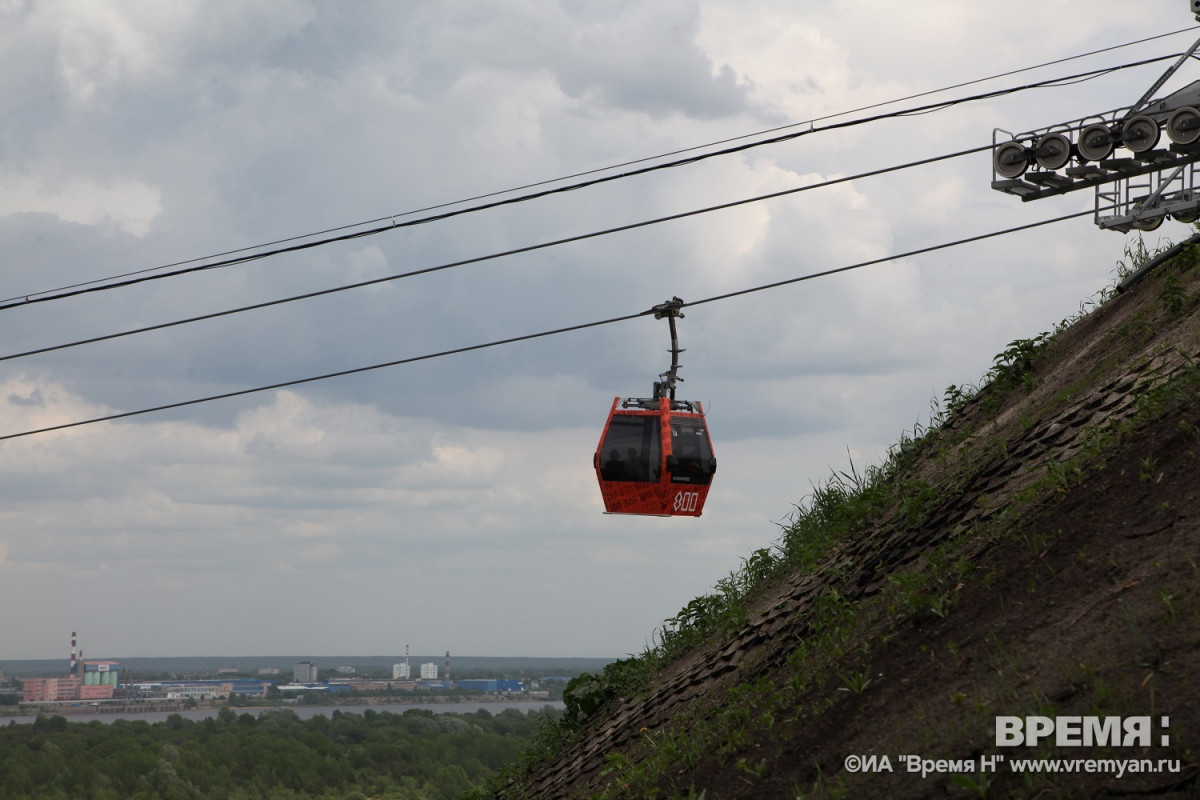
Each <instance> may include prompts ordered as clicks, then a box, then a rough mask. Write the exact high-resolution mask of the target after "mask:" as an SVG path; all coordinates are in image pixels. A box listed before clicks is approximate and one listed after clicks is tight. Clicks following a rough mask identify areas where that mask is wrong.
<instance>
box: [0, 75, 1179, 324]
mask: <svg viewBox="0 0 1200 800" xmlns="http://www.w3.org/2000/svg"><path fill="white" fill-rule="evenodd" d="M1176 57H1178V54H1174V55H1169V56H1157V57H1155V58H1150V59H1144V60H1141V61H1134V62H1130V63H1127V64H1121V65H1118V66H1115V67H1103V68H1099V69H1094V70H1089V71H1087V72H1081V73H1077V74H1075V75H1069V76H1066V77H1061V78H1050V79H1047V80H1044V81H1037V82H1034V83H1030V84H1025V85H1023V86H1015V87H1009V88H1006V89H996V90H993V91H990V92H983V93H980V94H976V95H971V96H969V97H963V98H956V99H952V100H944V101H942V102H938V103H929V104H926V105H922V106H916V107H913V108H908V109H902V110H899V111H890V112H888V113H886V114H875V115H873V116H869V117H861V118H858V119H853V120H847V121H845V122H835V123H832V124H830V125H825V126H823V127H820V128H816V127H810V128H809V129H808V130H803V131H795V132H792V133H787V134H783V135H781V136H775V137H772V138H769V139H762V140H758V141H755V142H749V143H745V144H740V145H736V146H733V147H728V148H724V149H721V150H715V151H713V152H710V153H704V154H701V155H696V156H691V157H689V158H684V159H679V160H676V161H669V162H666V163H663V164H655V165H653V166H649V167H640V168H638V169H634V170H629V171H627V172H620V173H616V174H614V175H606V176H604V177H601V178H593V179H591V180H587V181H582V182H580V183H573V184H568V185H566V186H559V187H555V188H553V189H545V190H542V191H539V192H533V193H530V194H523V195H519V196H517V197H512V198H507V199H504V200H496V201H493V202H489V203H483V204H481V205H476V206H470V207H468V208H463V209H457V210H454V211H446V212H443V213H441V214H435V215H432V216H427V217H419V218H417V219H412V220H406V221H404V222H397V221H396V218H395V217H390V218H381V219H388V220H390V224H386V225H380V226H377V227H374V228H369V229H367V230H363V231H355V232H353V233H346V234H342V235H339V236H333V237H327V238H324V239H318V240H316V241H312V242H304V243H302V244H293V245H288V246H285V247H279V248H276V249H274V250H268V251H265V252H260V253H254V254H251V255H246V256H240V257H237V258H231V259H226V260H224V261H218V262H214V263H211V264H201V265H198V266H194V267H187V268H184V269H180V270H175V271H172V272H165V273H160V274H157V275H146V274H139V275H138V276H137V277H131V278H127V279H125V280H119V281H115V282H113V283H106V284H103V285H100V286H89V287H88V288H75V289H70V290H68V291H62V292H58V293H54V294H48V293H36V292H35V293H31V294H26V295H21V296H20V297H17V298H12V299H10V300H8V301H5V302H2V303H0V311H8V310H11V309H14V308H24V307H26V306H29V305H32V304H35V303H48V302H52V301H55V300H64V299H66V298H69V297H77V296H79V295H84V294H92V293H95V292H103V291H108V290H111V289H121V288H126V287H129V286H135V285H137V284H140V283H145V282H147V281H155V280H163V279H166V278H175V277H179V276H181V275H188V274H192V273H196V272H203V271H208V270H214V269H220V268H223V267H229V266H234V265H236V264H244V263H247V262H249V261H257V260H260V259H264V258H269V257H271V256H276V255H281V254H284V253H294V252H299V251H302V250H309V249H312V248H315V247H322V246H324V245H328V244H334V243H336V242H344V241H349V240H353V239H360V238H363V237H367V236H375V235H378V234H382V233H387V232H389V231H395V230H399V229H401V228H409V227H413V226H416V225H426V224H429V223H432V222H440V221H443V220H447V219H451V218H453V217H458V216H462V215H464V214H471V213H475V212H478V211H484V210H488V209H493V208H500V207H502V206H508V205H514V204H517V203H524V202H528V201H531V200H536V199H539V198H543V197H549V196H552V195H556V194H562V193H565V192H572V191H577V190H579V189H583V188H587V187H591V186H597V185H599V184H602V183H609V182H612V181H617V180H622V179H624V178H631V177H635V176H638V175H644V174H647V173H650V172H656V171H659V170H663V169H668V168H672V167H679V166H684V165H687V164H695V163H698V162H701V161H705V160H708V159H711V158H716V157H719V156H725V155H731V154H734V153H740V152H744V151H747V150H751V149H753V148H757V147H764V146H766V145H772V144H779V143H781V142H787V141H791V140H793V139H797V138H800V137H802V136H808V135H811V134H814V133H822V132H826V131H833V130H840V129H843V128H850V127H854V126H857V125H865V124H867V123H871V122H878V121H880V120H884V119H896V118H900V117H906V116H913V115H917V114H926V113H930V112H933V111H938V110H941V109H944V108H950V107H953V106H956V105H962V104H964V103H970V102H976V101H979V100H987V99H990V98H994V97H1001V96H1004V95H1009V94H1016V93H1018V92H1023V91H1028V90H1031V89H1039V88H1045V87H1048V86H1054V85H1056V84H1061V83H1066V82H1078V81H1080V80H1082V79H1088V78H1094V77H1099V76H1100V75H1107V74H1110V73H1112V72H1117V71H1120V70H1124V69H1131V68H1133V67H1140V66H1145V65H1147V64H1153V63H1157V62H1159V61H1163V60H1166V59H1170V58H1176ZM39 294H40V296H39Z"/></svg>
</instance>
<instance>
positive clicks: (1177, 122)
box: [1167, 106, 1200, 144]
mask: <svg viewBox="0 0 1200 800" xmlns="http://www.w3.org/2000/svg"><path fill="white" fill-rule="evenodd" d="M1167 136H1169V137H1171V141H1172V142H1175V143H1176V144H1191V143H1192V142H1194V141H1196V140H1197V139H1200V110H1197V109H1195V108H1193V107H1192V106H1184V107H1183V108H1177V109H1175V110H1174V111H1173V112H1172V113H1171V116H1169V117H1167Z"/></svg>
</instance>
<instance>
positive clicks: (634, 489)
mask: <svg viewBox="0 0 1200 800" xmlns="http://www.w3.org/2000/svg"><path fill="white" fill-rule="evenodd" d="M618 404H619V405H620V408H618V407H617V406H618ZM593 464H594V466H595V468H596V478H597V479H598V480H599V481H600V494H601V495H602V496H603V497H604V510H605V511H606V512H607V513H609V514H650V515H654V516H662V517H698V516H700V513H701V512H702V511H703V510H704V500H705V499H706V498H707V497H708V487H709V484H710V483H711V482H712V477H713V473H715V472H716V471H717V459H716V457H715V456H714V455H713V449H712V440H711V439H710V438H709V436H708V425H707V424H705V421H704V407H703V406H701V405H700V403H698V402H692V401H688V400H673V399H671V398H670V397H656V398H654V399H638V398H626V399H625V400H624V401H622V400H621V398H620V397H617V398H614V399H613V404H612V408H611V409H610V410H609V412H608V421H607V422H606V423H605V424H604V433H603V434H602V435H601V436H600V446H599V448H598V449H597V450H596V454H595V456H594V457H593Z"/></svg>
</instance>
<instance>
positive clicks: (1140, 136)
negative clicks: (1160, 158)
mask: <svg viewBox="0 0 1200 800" xmlns="http://www.w3.org/2000/svg"><path fill="white" fill-rule="evenodd" d="M1158 137H1159V130H1158V123H1157V122H1155V121H1154V120H1153V119H1151V118H1150V117H1147V116H1145V115H1144V114H1143V115H1139V116H1136V117H1133V118H1132V119H1130V120H1129V121H1128V122H1126V123H1125V129H1124V131H1123V132H1122V136H1121V139H1122V144H1124V145H1125V146H1126V147H1127V148H1129V149H1130V150H1131V151H1133V152H1134V153H1144V152H1146V151H1147V150H1153V149H1154V145H1156V144H1158Z"/></svg>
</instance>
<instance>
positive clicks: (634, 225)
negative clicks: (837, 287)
mask: <svg viewBox="0 0 1200 800" xmlns="http://www.w3.org/2000/svg"><path fill="white" fill-rule="evenodd" d="M991 149H992V148H991V145H981V146H979V147H972V148H970V149H967V150H960V151H958V152H956V153H947V154H945V155H940V156H931V157H929V158H923V159H920V160H918V161H910V162H908V163H906V164H898V165H895V166H891V167H882V168H880V169H875V170H870V171H868V172H860V173H858V174H857V175H846V176H844V177H841V178H832V179H830V180H827V181H822V182H820V183H811V184H807V185H805V186H797V187H793V188H791V189H781V190H779V191H776V192H770V193H768V194H760V195H755V196H754V197H747V198H743V199H741V200H733V201H730V202H728V203H721V204H719V205H715V206H706V207H704V208H698V209H693V210H691V211H683V212H680V213H678V214H671V215H668V216H665V217H655V218H654V219H648V220H642V221H641V222H631V223H629V224H627V225H619V226H617V227H615V228H606V229H604V230H599V231H592V232H590V233H582V234H578V235H575V236H567V237H564V238H561V239H553V240H550V241H547V242H539V243H538V244H533V245H526V246H524V247H518V248H514V249H511V250H504V251H502V252H498V253H489V254H488V255H482V256H475V257H473V258H465V259H461V260H459V261H451V262H449V263H446V264H438V265H437V266H433V267H424V268H422V269H416V270H412V271H410V272H403V273H399V274H397V275H387V276H385V277H382V278H372V279H370V280H365V281H359V282H357V283H350V284H345V285H342V286H334V287H331V288H328V289H318V290H316V291H313V292H305V293H304V294H298V295H292V296H291V297H282V298H278V299H276V300H266V301H264V302H261V303H253V304H251V305H247V306H240V307H238V308H230V309H226V310H224V311H214V312H212V313H209V314H200V315H198V316H194V317H187V318H185V319H177V320H172V321H170V322H162V323H158V324H157V325H147V326H145V327H141V328H133V329H131V330H125V331H118V332H117V333H109V334H104V335H101V336H92V337H89V338H87V339H78V340H76V341H72V342H65V343H63V344H56V345H49V346H46V347H39V348H35V349H33V350H26V351H24V352H20V353H11V354H9V355H5V356H0V361H12V360H14V359H18V358H25V357H27V356H34V355H40V354H43V353H50V352H54V351H56V350H66V349H69V348H72V347H80V346H82V345H86V344H96V343H98V342H106V341H109V340H112V339H121V338H124V337H126V336H136V335H138V334H142V333H149V332H151V331H158V330H163V329H166V328H174V327H177V326H179V325H188V324H191V323H194V322H203V321H204V320H210V319H217V318H219V317H228V316H231V315H233V314H240V313H243V312H246V311H258V310H261V309H264V308H270V307H271V306H278V305H283V304H285V303H294V302H297V301H299V300H309V299H312V298H314V297H323V296H325V295H330V294H335V293H337V292H346V291H350V290H351V289H362V288H364V287H367V286H375V285H378V284H381V283H388V282H390V281H398V280H402V279H404V278H412V277H416V276H418V275H427V274H429V273H433V272H440V271H442V270H447V269H452V268H455V267H462V266H466V265H468V264H478V263H481V262H483V261H492V260H495V259H498V258H504V257H507V256H513V255H519V254H522V253H531V252H533V251H535V250H545V249H547V248H550V247H558V246H560V245H564V244H571V243H573V242H580V241H584V240H586V239H595V238H598V237H601V236H609V235H612V234H615V233H624V232H626V231H631V230H636V229H638V228H646V227H649V226H651V225H659V224H661V223H664V222H673V221H675V220H680V219H686V218H688V217H695V216H699V215H701V214H709V213H712V212H714V211H724V210H727V209H730V208H736V207H737V206H743V205H748V204H750V203H758V202H762V201H764V200H771V199H775V198H778V197H784V196H786V195H792V194H798V193H800V192H807V191H811V190H813V189H823V188H826V187H829V186H834V185H836V184H839V183H848V182H850V181H855V180H861V179H863V178H871V177H875V176H877V175H885V174H887V173H889V172H897V171H899V170H904V169H911V168H913V167H921V166H927V165H929V164H934V163H937V162H939V161H947V160H949V159H952V158H958V157H960V156H965V155H971V154H973V153H980V152H983V151H985V150H991Z"/></svg>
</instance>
